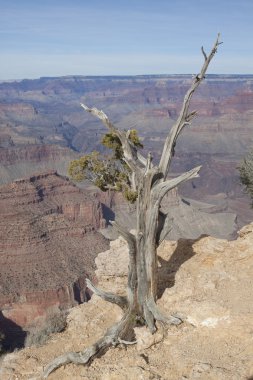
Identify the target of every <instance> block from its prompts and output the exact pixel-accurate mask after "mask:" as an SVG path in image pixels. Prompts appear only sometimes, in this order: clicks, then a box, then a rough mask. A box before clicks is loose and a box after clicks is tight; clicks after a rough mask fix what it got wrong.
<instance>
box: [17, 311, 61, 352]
mask: <svg viewBox="0 0 253 380" xmlns="http://www.w3.org/2000/svg"><path fill="white" fill-rule="evenodd" d="M67 315H68V314H67V312H66V311H60V310H59V311H57V312H51V313H49V314H48V315H47V317H46V320H45V322H44V323H43V324H42V325H39V326H38V325H34V326H32V327H31V328H30V329H29V331H28V333H27V337H26V340H25V346H26V347H30V346H33V345H35V346H39V345H42V344H44V343H45V342H46V341H47V340H48V339H49V337H50V335H51V334H53V333H58V332H61V331H63V330H64V329H65V327H66V325H67V323H66V319H67Z"/></svg>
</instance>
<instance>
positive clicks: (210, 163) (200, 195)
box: [0, 75, 253, 348]
mask: <svg viewBox="0 0 253 380" xmlns="http://www.w3.org/2000/svg"><path fill="white" fill-rule="evenodd" d="M190 81H191V75H156V76H152V75H150V76H136V77H129V76H125V77H113V76H112V77H84V76H69V77H59V78H40V79H37V80H21V81H13V82H0V185H1V186H0V268H1V269H0V310H1V312H0V327H1V329H2V330H4V332H5V334H6V335H7V336H8V337H9V341H10V342H13V340H16V341H17V340H18V338H17V337H20V342H19V343H18V344H19V345H22V341H23V340H24V330H25V329H28V328H29V326H30V325H31V324H32V323H33V322H34V321H36V320H37V321H39V319H40V318H42V319H43V317H44V316H45V313H46V312H47V311H50V310H51V311H54V310H59V309H68V308H70V307H72V306H73V305H75V304H77V303H81V302H83V301H86V300H87V299H89V297H90V294H89V293H88V292H87V289H86V284H85V281H84V280H85V278H86V277H89V278H91V279H94V280H95V281H96V275H95V257H96V256H97V254H98V253H99V252H101V251H103V250H105V249H106V248H107V247H108V244H109V243H108V240H107V239H106V238H104V237H103V236H102V235H101V234H100V233H99V231H101V230H102V232H103V234H104V235H105V236H106V237H110V238H114V237H116V236H114V235H113V233H112V231H111V230H110V228H109V229H108V222H109V220H110V219H114V218H115V215H117V214H119V218H121V220H123V221H124V222H125V224H127V225H128V226H129V228H131V227H132V226H133V221H134V209H131V207H130V206H129V205H127V204H126V203H125V202H124V201H123V199H122V197H121V196H120V194H113V193H101V192H98V191H97V190H95V189H94V187H92V186H91V185H90V184H87V183H84V184H74V183H72V182H71V181H69V180H68V178H67V177H65V176H66V174H67V168H68V165H69V162H70V161H71V160H73V159H75V158H78V157H80V155H82V154H83V153H87V152H90V151H92V150H94V149H95V150H98V151H101V150H102V149H103V148H102V147H101V144H100V141H101V137H102V135H103V134H104V133H105V128H104V127H103V125H101V124H100V123H99V122H98V121H97V120H95V119H93V118H91V117H90V116H89V115H88V114H86V113H84V112H83V110H82V109H81V107H80V102H83V103H86V104H88V105H89V106H96V107H97V108H100V109H103V110H104V111H105V112H106V113H107V114H108V115H109V117H110V119H111V120H112V121H113V122H114V123H115V124H116V125H117V126H118V127H119V128H122V129H126V128H135V129H137V130H138V132H139V135H140V138H141V140H142V143H143V145H144V152H143V153H144V154H147V153H148V152H149V151H151V152H152V154H153V155H154V160H157V159H158V157H159V154H160V153H161V149H162V146H163V141H164V139H165V137H166V135H167V133H168V131H169V129H170V127H171V126H172V124H173V123H174V122H175V120H176V118H177V116H178V113H179V110H180V106H181V103H182V99H183V96H184V94H185V92H186V90H187V89H188V87H189V84H190ZM193 109H196V110H198V115H197V118H196V119H195V120H194V121H193V122H192V125H190V126H187V127H186V129H185V130H184V133H183V134H182V136H180V138H179V139H178V143H177V146H176V154H175V157H174V159H173V163H172V175H173V176H174V175H176V174H178V173H181V172H182V171H185V170H189V169H191V168H192V167H194V166H197V165H200V164H202V165H203V167H202V169H201V172H200V178H199V179H197V180H194V181H191V182H189V183H187V184H185V185H184V186H182V187H181V188H180V189H179V190H178V191H179V194H178V193H176V194H172V195H171V198H170V199H167V204H165V205H164V207H170V209H171V212H172V214H173V215H172V216H173V219H174V227H175V228H174V230H172V231H171V234H170V235H169V236H168V239H170V240H176V239H180V238H188V239H193V238H194V239H196V238H198V237H199V236H200V235H203V234H211V235H213V236H216V237H218V238H231V239H232V238H235V234H236V231H237V230H238V227H241V226H243V225H245V224H246V223H249V222H250V221H252V220H253V210H252V209H251V208H250V200H249V198H248V197H247V195H246V194H245V193H244V191H243V188H242V186H241V184H240V180H239V174H238V170H237V166H238V164H239V162H240V160H242V158H243V156H244V155H245V154H246V153H247V151H248V150H249V149H250V148H251V147H252V146H253V76H252V75H227V76H226V75H223V76H222V75H221V76H220V75H208V76H207V78H206V80H205V82H204V83H203V84H202V85H201V87H200V89H199V90H198V92H197V93H196V94H195V95H194V99H193V103H192V110H193ZM181 198H182V199H181ZM165 203H166V202H165ZM13 337H15V339H14V338H13ZM11 348H13V347H11Z"/></svg>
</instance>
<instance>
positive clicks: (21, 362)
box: [0, 223, 253, 380]
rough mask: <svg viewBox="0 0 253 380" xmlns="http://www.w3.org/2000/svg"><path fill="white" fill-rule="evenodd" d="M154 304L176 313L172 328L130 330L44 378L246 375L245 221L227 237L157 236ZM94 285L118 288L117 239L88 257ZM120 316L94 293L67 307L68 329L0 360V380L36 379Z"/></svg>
mask: <svg viewBox="0 0 253 380" xmlns="http://www.w3.org/2000/svg"><path fill="white" fill-rule="evenodd" d="M159 255H160V258H159V262H160V267H159V272H160V273H159V278H160V283H159V292H160V299H159V301H158V303H159V306H160V308H161V309H162V310H163V311H164V312H165V313H168V314H169V313H175V312H177V313H179V314H180V315H181V316H183V317H184V319H185V322H184V323H183V324H182V325H180V326H179V327H170V328H169V329H165V327H164V326H158V331H157V332H156V333H155V334H154V335H153V336H152V335H150V333H149V332H148V331H147V329H146V328H145V327H140V328H136V329H135V333H136V338H137V344H136V345H134V346H128V347H127V348H126V347H123V346H118V347H117V348H113V349H110V350H109V351H108V352H107V353H106V354H105V355H104V356H103V357H101V358H99V359H96V360H95V361H94V362H93V363H92V364H91V365H90V366H89V367H83V366H75V365H72V364H71V365H67V366H65V367H62V368H60V369H58V370H57V371H55V372H54V373H52V374H51V375H50V376H49V379H50V380H51V379H52V380H54V379H55V380H57V379H61V380H67V379H77V380H78V379H80V380H81V379H82V380H83V379H85V380H91V379H92V380H102V379H103V380H116V379H117V380H136V379H137V380H151V379H164V380H185V379H189V380H190V379H199V380H242V379H245V380H246V379H247V380H250V379H252V376H253V297H252V289H253V287H252V285H253V283H252V281H253V280H252V279H253V223H252V224H250V225H248V226H246V227H244V228H243V229H242V230H241V231H240V232H239V237H238V239H237V240H235V241H230V242H228V241H226V240H221V239H215V238H211V237H201V238H199V239H196V240H179V241H178V242H172V241H171V242H164V244H163V245H162V247H161V249H160V251H159ZM96 264H97V268H98V269H97V276H98V278H99V280H100V285H101V287H103V288H105V289H110V290H116V291H118V292H120V293H123V292H124V284H125V282H126V271H127V249H126V244H125V242H124V241H123V240H122V239H118V240H116V241H114V242H112V243H111V248H110V250H109V251H106V252H103V253H101V254H99V256H98V258H97V259H96ZM120 317H121V310H120V309H119V308H118V307H117V306H113V305H111V304H107V303H106V302H104V301H102V300H101V299H99V298H97V297H96V296H93V297H92V300H91V301H90V302H88V303H86V304H82V305H79V306H78V307H75V308H73V309H72V311H71V313H70V314H69V316H68V327H67V329H66V330H65V331H64V332H62V333H60V334H56V335H53V336H51V338H50V340H49V341H48V343H47V344H45V345H44V346H41V347H30V348H26V349H24V350H21V351H19V352H14V353H12V354H9V355H7V356H5V357H4V359H3V360H2V365H1V370H0V377H1V379H2V380H14V379H18V380H28V379H30V380H32V379H33V380H35V379H40V375H41V372H42V370H43V367H44V366H45V365H46V364H47V363H48V362H49V361H50V360H52V359H53V358H54V357H56V356H58V355H60V354H61V353H64V352H66V351H69V350H70V351H80V350H83V349H84V348H85V347H86V346H88V345H90V344H91V343H93V342H94V341H96V340H97V339H98V338H99V337H100V336H101V335H102V334H103V332H104V331H105V330H106V328H107V327H109V326H110V325H111V324H113V323H114V322H115V321H117V320H119V319H120Z"/></svg>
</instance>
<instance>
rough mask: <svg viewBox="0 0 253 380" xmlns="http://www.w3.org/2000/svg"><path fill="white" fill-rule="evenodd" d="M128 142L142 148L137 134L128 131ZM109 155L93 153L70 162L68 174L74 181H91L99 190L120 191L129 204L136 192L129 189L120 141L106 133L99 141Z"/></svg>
mask: <svg viewBox="0 0 253 380" xmlns="http://www.w3.org/2000/svg"><path fill="white" fill-rule="evenodd" d="M128 139H129V141H130V142H131V143H132V144H133V145H135V146H136V147H140V148H142V147H143V145H142V144H141V142H140V139H139V136H138V133H137V131H136V130H135V129H132V130H130V132H129V135H128ZM101 143H102V145H104V146H105V147H106V148H107V149H109V150H111V154H107V155H102V154H100V153H99V152H96V151H93V152H92V153H89V154H86V155H85V156H83V157H80V158H79V159H77V160H73V161H71V163H70V165H69V169H68V174H69V175H70V177H71V178H72V179H73V180H74V181H78V182H79V181H83V180H85V179H89V180H91V181H92V182H93V183H94V184H95V185H96V186H97V187H98V188H99V189H101V190H102V191H107V190H108V189H114V190H115V191H121V192H122V193H123V195H124V197H125V198H126V199H127V200H128V201H129V202H131V203H134V202H135V201H136V199H137V192H135V191H132V190H131V187H130V180H129V176H130V169H129V167H128V166H127V164H126V163H125V161H124V159H123V157H124V156H123V149H122V145H121V142H120V139H119V138H118V136H117V135H116V134H115V133H106V134H105V135H104V136H103V138H102V141H101Z"/></svg>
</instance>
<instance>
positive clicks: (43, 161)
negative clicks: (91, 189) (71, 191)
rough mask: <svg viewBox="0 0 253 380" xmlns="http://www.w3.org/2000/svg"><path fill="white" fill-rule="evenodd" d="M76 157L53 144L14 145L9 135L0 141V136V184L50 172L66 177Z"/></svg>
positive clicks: (70, 151) (67, 149)
mask: <svg viewBox="0 0 253 380" xmlns="http://www.w3.org/2000/svg"><path fill="white" fill-rule="evenodd" d="M1 142H2V145H1ZM77 156H78V155H77V153H75V152H73V151H72V150H70V149H69V148H64V147H61V146H57V145H53V144H52V145H46V144H34V143H33V144H23V145H21V146H19V145H15V144H14V143H13V140H12V138H11V136H10V135H8V134H7V135H3V136H2V140H1V135H0V184H5V183H10V182H12V181H14V180H16V179H18V178H21V177H28V176H31V175H32V174H33V173H39V172H45V171H50V170H54V171H57V172H58V173H59V174H62V175H66V173H67V169H68V166H69V163H70V161H71V160H73V159H75V158H77Z"/></svg>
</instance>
